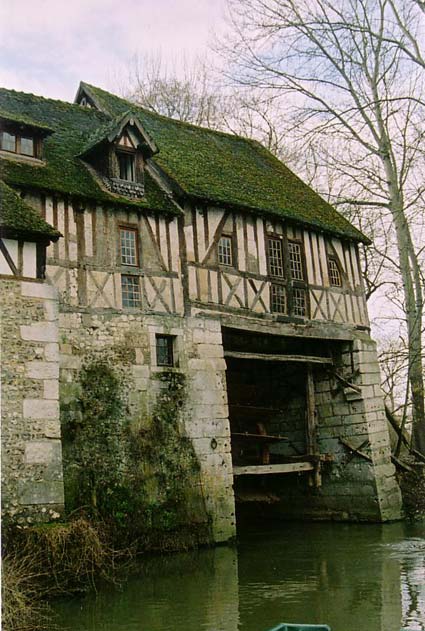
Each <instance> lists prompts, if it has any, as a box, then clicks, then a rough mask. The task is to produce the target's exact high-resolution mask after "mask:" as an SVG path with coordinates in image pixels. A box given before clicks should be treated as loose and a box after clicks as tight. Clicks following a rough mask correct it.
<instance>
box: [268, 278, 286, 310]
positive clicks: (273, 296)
mask: <svg viewBox="0 0 425 631" xmlns="http://www.w3.org/2000/svg"><path fill="white" fill-rule="evenodd" d="M270 309H271V311H272V313H286V312H287V311H286V287H285V286H284V285H274V284H272V285H271V286H270Z"/></svg>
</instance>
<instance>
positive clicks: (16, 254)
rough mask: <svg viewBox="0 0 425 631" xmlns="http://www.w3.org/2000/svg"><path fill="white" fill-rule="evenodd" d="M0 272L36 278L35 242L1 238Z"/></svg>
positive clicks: (7, 274)
mask: <svg viewBox="0 0 425 631" xmlns="http://www.w3.org/2000/svg"><path fill="white" fill-rule="evenodd" d="M1 241H2V243H1V244H0V274H3V275H4V276H19V277H23V278H37V244H36V243H34V242H32V241H18V240H16V239H1Z"/></svg>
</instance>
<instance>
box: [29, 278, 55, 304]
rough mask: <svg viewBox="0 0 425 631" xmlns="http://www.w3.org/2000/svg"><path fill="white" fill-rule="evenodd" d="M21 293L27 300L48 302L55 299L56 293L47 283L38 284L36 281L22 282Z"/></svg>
mask: <svg viewBox="0 0 425 631" xmlns="http://www.w3.org/2000/svg"><path fill="white" fill-rule="evenodd" d="M21 293H22V296H25V297H27V298H43V299H46V298H47V299H50V300H56V299H57V291H56V288H55V287H52V285H48V284H47V283H40V282H37V281H35V282H31V281H22V282H21Z"/></svg>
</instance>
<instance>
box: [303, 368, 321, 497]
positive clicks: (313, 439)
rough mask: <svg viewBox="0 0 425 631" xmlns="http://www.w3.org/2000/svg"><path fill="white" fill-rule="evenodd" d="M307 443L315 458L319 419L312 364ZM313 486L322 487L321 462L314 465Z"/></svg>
mask: <svg viewBox="0 0 425 631" xmlns="http://www.w3.org/2000/svg"><path fill="white" fill-rule="evenodd" d="M306 403H307V405H306V417H307V418H306V421H307V423H306V442H307V453H308V454H309V455H310V456H315V455H317V454H318V453H319V449H318V445H317V417H316V400H315V395H314V375H313V368H312V366H311V364H308V365H307V380H306ZM310 484H311V486H315V487H320V486H322V477H321V465H320V460H317V462H316V463H315V465H314V476H311V478H310Z"/></svg>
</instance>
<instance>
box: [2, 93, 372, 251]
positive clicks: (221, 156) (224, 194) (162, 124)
mask: <svg viewBox="0 0 425 631" xmlns="http://www.w3.org/2000/svg"><path fill="white" fill-rule="evenodd" d="M81 88H82V89H84V90H85V91H86V92H87V94H88V96H89V97H91V99H92V100H93V101H94V103H95V104H96V105H97V106H98V107H99V108H100V109H101V110H102V111H97V110H95V109H93V108H87V107H80V106H78V105H71V104H69V103H64V102H62V101H53V100H51V99H44V98H42V97H37V96H34V95H31V94H23V93H18V92H14V91H8V90H2V89H0V108H3V109H4V110H6V111H9V112H13V113H15V114H16V115H18V116H28V117H30V118H31V119H32V120H34V121H37V122H38V123H41V124H44V125H49V126H50V127H52V128H53V129H54V133H53V134H52V135H51V136H50V137H49V138H47V139H46V140H45V143H44V145H45V158H46V165H45V166H40V167H35V166H34V165H31V164H28V163H23V162H18V161H16V160H14V161H12V160H4V162H5V167H4V177H5V179H6V180H7V181H8V182H10V183H11V184H14V185H17V186H27V187H33V188H34V187H36V188H41V189H45V190H54V191H57V192H59V193H64V194H71V195H75V196H80V197H83V198H93V199H95V200H98V201H100V202H105V203H108V202H109V203H110V204H124V205H126V206H138V207H144V208H149V209H152V210H161V211H163V212H172V213H176V208H175V206H174V204H173V203H172V202H171V201H170V199H169V198H168V196H167V195H166V194H165V193H164V192H163V191H162V190H161V189H160V188H159V186H158V185H157V183H156V182H154V181H153V180H151V179H150V178H149V176H148V175H147V174H146V197H145V198H144V199H143V200H137V201H132V200H129V199H126V198H117V197H116V196H113V195H111V194H109V193H108V192H106V191H104V190H103V189H102V188H101V187H100V186H99V184H98V183H97V181H96V179H95V178H94V177H93V176H92V174H91V173H90V172H89V170H88V169H87V168H86V167H85V165H84V163H83V161H82V160H80V159H79V158H78V157H76V156H78V155H80V154H81V152H82V151H83V150H84V149H86V148H87V146H88V144H89V143H91V144H92V143H93V139H95V140H96V138H98V135H99V134H104V133H105V129H106V130H107V129H109V128H110V126H111V125H112V126H113V124H114V121H113V120H112V121H111V118H114V119H115V118H116V117H118V118H120V117H122V116H124V115H125V114H126V113H127V112H128V111H129V110H130V111H132V112H134V113H135V115H136V116H137V119H138V120H139V121H140V122H141V124H142V125H143V127H144V129H145V130H146V132H147V133H148V134H149V136H150V137H151V138H152V139H153V140H154V142H155V144H156V145H157V147H158V150H159V152H158V153H157V154H156V155H155V156H154V157H153V158H152V161H153V162H154V163H156V164H157V165H158V166H159V167H160V168H161V169H162V170H163V172H164V173H165V174H166V175H168V176H169V177H170V178H171V180H173V181H174V182H175V183H176V184H177V185H178V186H179V187H180V189H181V190H182V191H183V192H184V193H186V194H187V195H188V196H190V197H192V198H195V199H199V200H202V201H203V202H209V203H212V204H218V205H227V206H234V207H237V208H241V209H244V210H247V211H252V212H254V213H256V214H267V215H272V216H275V217H279V218H282V219H287V220H291V221H293V222H295V223H298V224H302V225H310V226H313V227H316V228H317V229H319V230H323V231H327V232H331V233H333V234H337V235H340V236H343V237H349V238H352V239H356V240H359V241H368V240H367V239H366V237H365V236H364V235H362V234H361V232H359V231H358V230H357V229H356V228H355V227H354V226H352V225H351V224H350V223H349V222H348V221H347V220H346V219H345V218H344V217H343V216H342V215H341V214H339V213H338V212H337V211H336V210H335V209H334V208H333V207H332V206H331V205H330V204H328V203H327V202H326V201H325V200H324V199H322V198H321V197H320V196H319V195H318V194H317V193H315V192H314V191H313V190H312V189H311V188H310V187H309V186H307V185H306V184H305V183H304V182H302V180H300V179H299V178H298V177H297V176H296V175H295V174H294V173H292V171H290V170H289V169H288V168H287V167H286V166H285V165H284V164H283V163H282V162H280V161H279V160H278V159H277V158H275V157H274V156H273V155H272V154H271V153H270V152H269V151H267V150H266V149H265V148H264V147H262V146H261V145H260V144H259V143H257V142H255V141H253V140H248V139H246V138H241V137H239V136H234V135H231V134H225V133H222V132H216V131H213V130H210V129H205V128H202V127H196V126H194V125H190V124H188V123H182V122H180V121H176V120H174V119H171V118H165V117H164V116H160V115H158V114H155V113H153V112H149V111H147V110H144V109H143V108H140V107H138V106H136V105H135V104H133V103H130V102H129V101H127V100H125V99H122V98H120V97H117V96H115V95H112V94H110V93H108V92H105V91H104V90H101V89H100V88H96V87H93V86H90V85H88V84H85V83H82V84H81Z"/></svg>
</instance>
